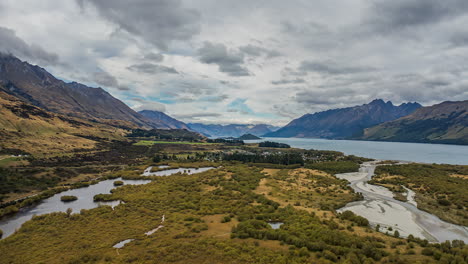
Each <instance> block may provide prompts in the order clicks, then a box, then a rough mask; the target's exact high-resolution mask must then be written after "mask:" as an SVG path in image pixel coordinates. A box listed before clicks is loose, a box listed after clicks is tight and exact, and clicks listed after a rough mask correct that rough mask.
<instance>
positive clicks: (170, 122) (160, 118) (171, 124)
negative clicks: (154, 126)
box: [138, 110, 190, 130]
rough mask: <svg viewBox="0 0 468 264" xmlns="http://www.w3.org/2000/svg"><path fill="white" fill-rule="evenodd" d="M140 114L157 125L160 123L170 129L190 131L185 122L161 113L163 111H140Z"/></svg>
mask: <svg viewBox="0 0 468 264" xmlns="http://www.w3.org/2000/svg"><path fill="white" fill-rule="evenodd" d="M138 113H139V114H140V115H142V116H144V117H146V118H147V119H149V120H151V121H153V122H156V123H160V124H164V126H165V127H167V128H169V129H187V130H190V129H189V127H188V126H187V124H185V123H184V122H182V121H179V120H177V119H175V118H173V117H171V116H169V115H167V114H166V113H164V112H161V111H155V110H141V111H138Z"/></svg>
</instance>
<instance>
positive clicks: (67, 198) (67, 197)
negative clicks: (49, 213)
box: [60, 195, 78, 202]
mask: <svg viewBox="0 0 468 264" xmlns="http://www.w3.org/2000/svg"><path fill="white" fill-rule="evenodd" d="M76 200H78V197H76V196H74V195H64V196H62V197H60V201H62V202H73V201H76Z"/></svg>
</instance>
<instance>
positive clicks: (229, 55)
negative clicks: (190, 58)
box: [198, 42, 250, 76]
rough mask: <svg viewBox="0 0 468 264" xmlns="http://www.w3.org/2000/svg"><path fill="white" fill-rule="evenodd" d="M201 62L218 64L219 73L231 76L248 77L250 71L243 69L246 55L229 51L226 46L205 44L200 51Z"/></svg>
mask: <svg viewBox="0 0 468 264" xmlns="http://www.w3.org/2000/svg"><path fill="white" fill-rule="evenodd" d="M198 56H199V58H200V61H201V62H203V63H206V64H216V65H218V67H219V71H221V72H225V73H227V74H229V75H231V76H248V75H250V73H249V71H248V70H247V69H246V68H244V67H242V64H243V63H244V55H243V54H242V53H236V52H233V51H231V50H229V51H228V49H227V48H226V46H225V45H224V44H221V43H219V44H213V43H211V42H205V43H204V44H203V47H201V48H200V49H198Z"/></svg>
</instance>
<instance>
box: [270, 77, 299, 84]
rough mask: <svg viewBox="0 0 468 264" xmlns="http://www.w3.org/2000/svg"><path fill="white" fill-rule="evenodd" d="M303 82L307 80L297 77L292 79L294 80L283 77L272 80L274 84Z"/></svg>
mask: <svg viewBox="0 0 468 264" xmlns="http://www.w3.org/2000/svg"><path fill="white" fill-rule="evenodd" d="M301 83H305V80H304V79H301V78H296V79H292V80H286V79H282V80H278V81H272V82H271V84H274V85H282V84H301Z"/></svg>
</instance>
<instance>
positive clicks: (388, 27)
mask: <svg viewBox="0 0 468 264" xmlns="http://www.w3.org/2000/svg"><path fill="white" fill-rule="evenodd" d="M467 12H468V1H466V0H444V1H440V0H392V1H387V0H375V1H373V3H372V5H371V8H370V15H369V17H368V19H367V21H366V24H367V25H368V26H370V27H371V28H372V29H373V30H374V31H376V32H380V33H388V32H392V31H397V30H401V29H408V28H411V27H417V26H425V25H430V24H434V23H438V22H441V21H443V20H449V19H453V18H455V17H457V16H459V15H462V14H466V13H467Z"/></svg>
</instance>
